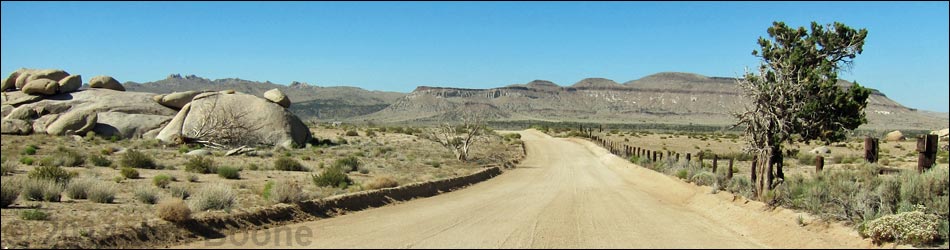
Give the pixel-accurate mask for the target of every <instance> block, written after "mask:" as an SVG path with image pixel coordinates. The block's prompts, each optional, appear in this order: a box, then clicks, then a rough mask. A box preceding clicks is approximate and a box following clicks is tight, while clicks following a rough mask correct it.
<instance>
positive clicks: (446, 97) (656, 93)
mask: <svg viewBox="0 0 950 250" xmlns="http://www.w3.org/2000/svg"><path fill="white" fill-rule="evenodd" d="M838 84H839V86H843V87H848V86H851V85H852V83H850V82H848V81H843V80H840V81H839V83H838ZM742 98H743V97H742V95H741V94H740V92H739V90H738V89H737V88H736V79H735V78H731V77H707V76H703V75H698V74H692V73H679V72H662V73H657V74H653V75H649V76H646V77H643V78H640V79H637V80H632V81H628V82H624V83H623V84H619V83H617V82H615V81H613V80H610V79H605V78H587V79H583V80H581V81H578V82H577V83H575V84H573V85H570V86H560V85H557V84H555V83H553V82H550V81H546V80H534V81H531V82H529V83H526V84H513V85H508V86H504V87H499V88H491V89H463V88H451V87H430V86H420V87H418V88H416V89H415V90H414V91H413V92H412V93H409V94H408V95H406V96H404V97H402V98H399V99H398V100H397V101H396V102H395V103H393V104H392V105H390V106H389V107H387V108H385V109H383V110H380V111H379V112H376V113H373V114H369V115H365V116H362V117H356V118H354V119H355V120H360V121H372V122H382V123H386V122H433V121H439V120H452V119H457V118H458V114H466V113H470V112H476V111H477V112H482V113H485V114H486V115H487V116H488V117H490V118H491V119H493V120H501V121H521V120H524V121H528V120H538V121H570V122H605V123H667V124H702V125H730V124H732V123H733V122H734V119H733V117H732V115H731V113H732V112H738V111H739V110H741V104H742V103H743V102H742V100H741V99H742ZM865 112H866V113H867V116H868V120H869V124H866V125H863V127H864V128H868V129H892V128H893V129H920V130H932V129H940V128H945V127H946V126H947V124H948V123H950V121H948V119H947V117H948V116H947V115H946V114H944V113H934V112H921V111H917V110H916V109H911V108H907V107H904V106H903V105H901V104H899V103H897V102H895V101H893V100H891V99H890V98H887V96H885V95H884V94H883V93H881V92H880V91H877V90H873V89H872V94H871V96H870V97H869V100H868V107H867V108H866V110H865Z"/></svg>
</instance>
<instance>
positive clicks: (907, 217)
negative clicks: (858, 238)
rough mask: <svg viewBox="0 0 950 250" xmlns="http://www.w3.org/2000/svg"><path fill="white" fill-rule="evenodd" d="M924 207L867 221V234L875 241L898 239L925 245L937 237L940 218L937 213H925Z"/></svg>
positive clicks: (906, 242) (902, 241) (897, 240)
mask: <svg viewBox="0 0 950 250" xmlns="http://www.w3.org/2000/svg"><path fill="white" fill-rule="evenodd" d="M924 210H925V209H924V207H923V206H919V207H918V208H917V209H916V210H915V211H912V212H904V213H899V214H895V215H886V216H883V217H881V218H878V219H876V220H872V221H870V222H868V223H867V226H866V227H865V233H864V234H865V235H868V236H869V237H870V238H871V240H872V241H874V242H875V243H878V244H879V243H882V242H890V241H896V242H898V243H905V244H913V245H918V246H919V245H923V244H927V243H930V242H932V241H934V240H936V239H937V237H938V236H939V234H938V231H937V230H938V226H939V223H938V220H940V218H939V217H938V216H936V215H932V214H927V213H924Z"/></svg>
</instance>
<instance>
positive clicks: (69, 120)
mask: <svg viewBox="0 0 950 250" xmlns="http://www.w3.org/2000/svg"><path fill="white" fill-rule="evenodd" d="M97 119H98V114H97V113H96V112H95V111H91V110H74V111H70V112H67V113H66V114H63V115H61V116H59V118H56V120H55V121H53V122H52V123H50V124H49V126H47V127H46V133H47V134H50V135H66V134H80V135H82V134H85V133H86V132H88V131H90V130H92V128H93V127H95V126H96V121H97Z"/></svg>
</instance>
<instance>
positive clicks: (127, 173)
mask: <svg viewBox="0 0 950 250" xmlns="http://www.w3.org/2000/svg"><path fill="white" fill-rule="evenodd" d="M119 174H121V175H122V177H125V178H126V179H138V178H139V171H138V170H135V169H134V168H130V167H123V168H121V169H119Z"/></svg>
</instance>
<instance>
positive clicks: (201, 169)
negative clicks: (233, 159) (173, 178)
mask: <svg viewBox="0 0 950 250" xmlns="http://www.w3.org/2000/svg"><path fill="white" fill-rule="evenodd" d="M185 171H188V172H192V173H199V174H210V173H215V172H217V171H218V170H217V168H216V167H215V166H214V160H213V159H211V157H204V156H196V157H192V158H191V159H188V162H187V163H185Z"/></svg>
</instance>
